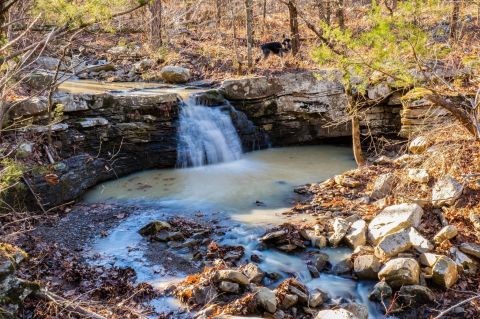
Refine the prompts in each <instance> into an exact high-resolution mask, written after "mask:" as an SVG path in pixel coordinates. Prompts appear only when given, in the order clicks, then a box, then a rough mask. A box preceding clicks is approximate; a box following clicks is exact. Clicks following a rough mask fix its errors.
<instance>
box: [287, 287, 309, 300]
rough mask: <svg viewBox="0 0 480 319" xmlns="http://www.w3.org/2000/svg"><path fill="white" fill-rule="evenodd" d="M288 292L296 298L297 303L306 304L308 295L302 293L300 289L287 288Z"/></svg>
mask: <svg viewBox="0 0 480 319" xmlns="http://www.w3.org/2000/svg"><path fill="white" fill-rule="evenodd" d="M288 291H290V292H291V293H292V294H294V295H297V296H298V302H300V303H305V304H306V303H307V302H308V295H307V294H306V293H304V292H303V291H301V290H300V289H298V288H296V287H294V286H288Z"/></svg>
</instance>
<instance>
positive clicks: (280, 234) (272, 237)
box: [260, 230, 287, 242]
mask: <svg viewBox="0 0 480 319" xmlns="http://www.w3.org/2000/svg"><path fill="white" fill-rule="evenodd" d="M286 235H287V231H286V230H278V231H274V232H270V233H267V234H265V235H264V236H263V237H262V238H260V241H262V242H269V241H277V240H280V239H283V238H284V237H285V236H286Z"/></svg>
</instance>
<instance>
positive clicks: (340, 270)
mask: <svg viewBox="0 0 480 319" xmlns="http://www.w3.org/2000/svg"><path fill="white" fill-rule="evenodd" d="M352 269H353V263H352V259H351V257H346V258H344V259H342V260H341V261H339V262H338V263H337V264H335V266H333V269H332V271H333V272H334V273H335V274H345V273H349V272H351V271H352Z"/></svg>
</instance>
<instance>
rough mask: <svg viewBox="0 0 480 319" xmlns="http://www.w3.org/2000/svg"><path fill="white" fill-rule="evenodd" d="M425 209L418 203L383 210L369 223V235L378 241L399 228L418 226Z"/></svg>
mask: <svg viewBox="0 0 480 319" xmlns="http://www.w3.org/2000/svg"><path fill="white" fill-rule="evenodd" d="M422 215H423V209H422V208H421V207H420V206H419V205H417V204H399V205H393V206H388V207H386V208H385V209H384V210H382V211H381V212H380V213H379V214H378V215H377V216H375V218H374V219H373V220H372V221H371V222H370V224H369V225H368V237H369V240H370V241H372V242H373V243H375V244H376V243H378V242H379V241H380V240H381V239H382V238H383V237H385V236H386V235H388V234H391V233H394V232H397V231H399V230H402V229H405V228H409V227H418V226H419V225H420V221H421V218H422Z"/></svg>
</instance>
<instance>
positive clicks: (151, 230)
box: [138, 220, 170, 236]
mask: <svg viewBox="0 0 480 319" xmlns="http://www.w3.org/2000/svg"><path fill="white" fill-rule="evenodd" d="M163 229H170V224H169V223H166V222H162V221H159V220H156V221H153V222H151V223H148V224H147V225H145V226H144V227H142V228H141V229H140V230H139V231H138V232H139V234H140V235H142V236H152V235H155V234H156V233H158V232H160V231H162V230H163Z"/></svg>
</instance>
